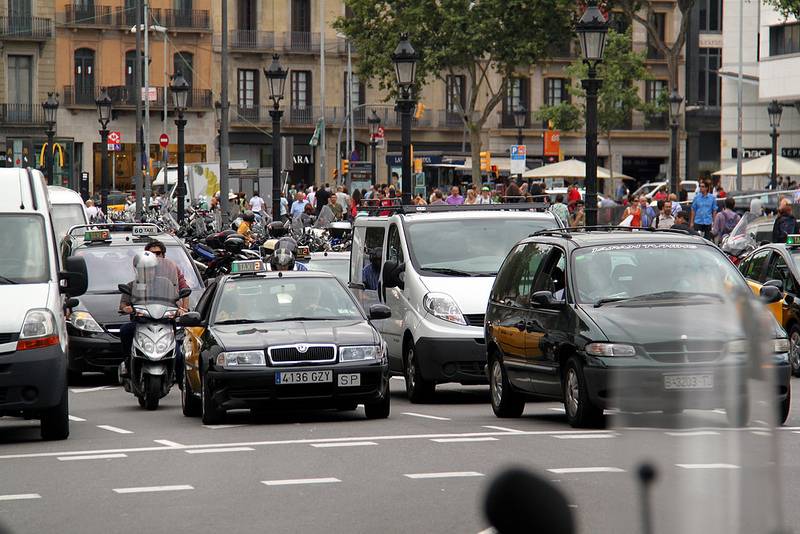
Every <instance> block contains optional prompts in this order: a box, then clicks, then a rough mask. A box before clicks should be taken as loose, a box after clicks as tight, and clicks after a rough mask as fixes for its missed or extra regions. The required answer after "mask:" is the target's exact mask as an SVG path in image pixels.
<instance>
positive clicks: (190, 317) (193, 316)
mask: <svg viewBox="0 0 800 534" xmlns="http://www.w3.org/2000/svg"><path fill="white" fill-rule="evenodd" d="M176 322H177V323H178V325H179V326H203V320H202V319H201V318H200V314H199V313H197V312H189V313H184V314H183V315H181V316H180V317H178V320H177V321H176Z"/></svg>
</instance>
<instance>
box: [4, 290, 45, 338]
mask: <svg viewBox="0 0 800 534" xmlns="http://www.w3.org/2000/svg"><path fill="white" fill-rule="evenodd" d="M48 291H49V288H48V286H47V284H46V283H44V284H16V285H15V284H7V285H2V286H0V300H1V301H2V302H5V303H6V305H5V306H3V312H2V313H0V332H2V333H5V334H10V333H19V332H20V331H21V330H22V321H24V320H25V314H26V313H28V310H30V309H33V308H47V294H48Z"/></svg>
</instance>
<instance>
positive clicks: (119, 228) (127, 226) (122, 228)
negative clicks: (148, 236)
mask: <svg viewBox="0 0 800 534" xmlns="http://www.w3.org/2000/svg"><path fill="white" fill-rule="evenodd" d="M134 226H144V227H147V228H155V229H156V230H157V231H156V232H155V233H156V234H163V233H165V232H164V231H163V230H162V229H161V228H160V227H159V226H158V225H157V224H154V223H129V222H126V223H95V224H78V225H75V226H73V227H71V228H70V229H69V232H68V233H67V235H68V236H69V237H79V236H80V237H83V233H84V231H85V230H108V231H109V232H131V231H133V227H134ZM76 230H81V231H80V232H78V233H76V232H75V231H76Z"/></svg>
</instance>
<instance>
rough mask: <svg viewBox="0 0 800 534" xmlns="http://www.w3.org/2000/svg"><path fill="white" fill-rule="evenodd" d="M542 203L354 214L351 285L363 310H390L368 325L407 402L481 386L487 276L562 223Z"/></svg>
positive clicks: (408, 208) (410, 208)
mask: <svg viewBox="0 0 800 534" xmlns="http://www.w3.org/2000/svg"><path fill="white" fill-rule="evenodd" d="M541 207H542V205H538V204H495V205H491V204H490V205H473V206H446V205H441V206H403V207H402V208H401V209H400V210H399V211H397V212H396V213H394V214H393V215H391V216H389V217H371V216H367V217H364V216H359V217H357V218H356V220H355V223H354V226H353V249H352V252H351V256H350V284H349V287H350V290H351V291H352V292H353V294H354V295H355V296H356V297H357V298H358V299H359V300H360V301H361V303H362V305H364V307H365V309H369V305H370V304H373V303H375V302H381V303H384V304H386V305H388V306H389V307H390V308H391V309H392V317H391V318H390V319H386V320H381V321H375V326H376V327H377V328H378V330H379V331H380V332H381V334H382V335H383V338H384V339H385V340H386V343H387V346H388V352H389V367H390V369H391V370H392V371H393V372H394V373H398V374H399V373H402V374H403V376H404V377H405V381H406V391H407V393H408V397H409V399H410V400H411V401H412V402H423V401H425V400H426V399H427V398H429V397H430V395H431V394H432V393H433V392H434V390H435V388H436V384H437V383H444V382H459V383H461V384H485V383H486V382H487V379H486V375H485V372H484V368H485V366H486V344H485V341H484V336H483V319H484V315H485V314H486V307H487V305H488V302H489V292H490V290H491V288H492V284H493V283H494V278H495V275H496V274H497V271H498V269H499V268H500V265H501V264H502V263H503V260H504V259H505V257H506V255H508V251H509V250H511V248H512V247H513V246H514V245H515V244H516V243H517V242H518V241H519V240H520V239H522V238H524V237H527V236H529V235H530V234H532V233H534V232H537V231H539V230H546V229H552V228H558V227H560V226H561V223H560V222H559V220H558V218H557V217H555V216H553V214H552V213H550V212H547V211H539V210H540V209H541ZM376 251H378V253H379V254H380V265H381V267H380V273H379V276H378V278H377V280H376V278H375V276H373V274H374V271H372V272H371V271H370V269H371V268H372V267H371V266H370V255H371V254H372V255H373V256H375V253H376ZM375 259H376V260H377V258H375ZM371 286H374V287H371Z"/></svg>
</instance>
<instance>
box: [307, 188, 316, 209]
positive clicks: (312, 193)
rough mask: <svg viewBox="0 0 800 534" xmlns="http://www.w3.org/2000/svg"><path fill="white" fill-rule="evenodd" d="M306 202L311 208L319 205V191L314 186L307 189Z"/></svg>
mask: <svg viewBox="0 0 800 534" xmlns="http://www.w3.org/2000/svg"><path fill="white" fill-rule="evenodd" d="M306 200H307V201H308V203H309V204H311V206H316V205H317V191H316V190H315V189H314V186H313V185H310V186H308V189H306Z"/></svg>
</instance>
